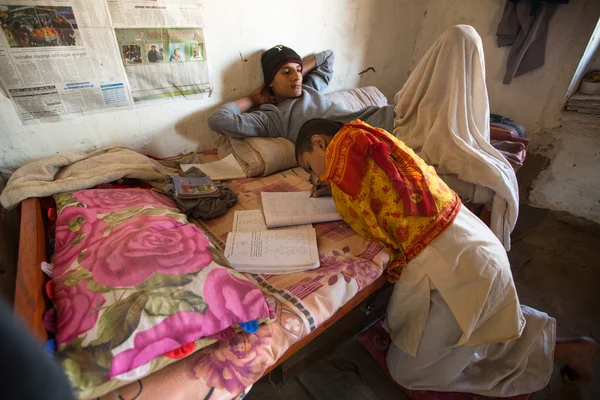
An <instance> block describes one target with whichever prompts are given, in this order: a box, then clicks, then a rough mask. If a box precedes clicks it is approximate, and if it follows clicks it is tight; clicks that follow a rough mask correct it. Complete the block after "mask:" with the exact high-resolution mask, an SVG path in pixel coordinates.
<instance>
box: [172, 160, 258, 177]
mask: <svg viewBox="0 0 600 400" xmlns="http://www.w3.org/2000/svg"><path fill="white" fill-rule="evenodd" d="M180 167H181V169H182V170H184V171H187V170H188V169H190V168H192V167H196V168H199V169H200V170H201V171H202V172H204V173H205V174H206V175H208V176H210V177H211V179H212V180H213V181H226V180H230V179H241V178H245V177H246V174H245V173H244V170H243V169H242V167H240V164H239V163H238V162H237V160H236V159H235V157H234V156H233V154H230V155H228V156H227V157H225V158H223V159H222V160H219V161H214V162H211V163H206V164H180Z"/></svg>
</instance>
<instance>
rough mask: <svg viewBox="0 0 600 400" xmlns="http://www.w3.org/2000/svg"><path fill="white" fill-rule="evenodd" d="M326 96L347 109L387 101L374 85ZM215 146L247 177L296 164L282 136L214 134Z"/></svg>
mask: <svg viewBox="0 0 600 400" xmlns="http://www.w3.org/2000/svg"><path fill="white" fill-rule="evenodd" d="M327 97H328V98H329V99H331V101H333V102H334V103H338V104H343V105H344V106H345V107H346V108H347V109H348V111H358V110H361V109H363V108H365V107H367V106H379V107H383V106H386V105H387V99H386V98H385V96H384V95H383V93H381V92H380V91H379V89H377V88H376V87H375V86H367V87H364V88H358V89H351V90H348V91H343V92H336V93H330V94H328V95H327ZM216 147H217V151H218V152H219V157H221V158H225V157H227V156H228V155H229V154H233V155H234V156H235V158H236V159H237V160H238V162H239V163H240V165H241V167H242V169H243V170H244V172H245V173H246V175H247V176H249V177H252V176H267V175H271V174H273V173H275V172H277V171H282V170H285V169H289V168H293V167H296V166H297V165H298V164H297V163H296V154H295V146H294V143H292V142H291V141H289V140H287V139H284V138H266V137H252V138H247V139H239V138H231V137H228V136H224V135H220V134H218V135H217V141H216Z"/></svg>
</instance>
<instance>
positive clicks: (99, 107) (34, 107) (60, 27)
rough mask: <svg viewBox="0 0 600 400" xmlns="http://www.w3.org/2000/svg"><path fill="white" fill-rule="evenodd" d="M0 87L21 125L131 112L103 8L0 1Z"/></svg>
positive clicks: (93, 3)
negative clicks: (114, 112)
mask: <svg viewBox="0 0 600 400" xmlns="http://www.w3.org/2000/svg"><path fill="white" fill-rule="evenodd" d="M0 25H1V27H2V30H1V34H0V36H1V37H0V81H1V83H2V86H3V88H4V90H5V91H6V93H7V94H8V96H9V97H10V98H11V99H12V100H13V103H14V105H15V108H16V110H17V113H18V114H19V116H20V118H21V120H22V121H23V122H24V123H36V122H43V121H55V120H61V119H65V118H71V117H73V116H78V115H84V114H89V113H96V112H102V111H108V110H111V109H118V108H122V107H130V106H132V104H133V103H132V100H131V97H130V94H129V90H128V88H127V82H126V77H125V73H124V70H123V67H122V66H121V64H120V58H119V53H118V51H117V49H115V44H114V43H115V39H114V32H113V31H112V28H111V25H110V17H109V15H108V11H107V7H106V3H105V2H104V1H99V0H0Z"/></svg>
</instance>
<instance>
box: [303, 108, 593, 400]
mask: <svg viewBox="0 0 600 400" xmlns="http://www.w3.org/2000/svg"><path fill="white" fill-rule="evenodd" d="M296 158H297V160H298V164H299V165H300V167H302V168H303V169H305V170H306V171H307V172H308V173H309V174H311V176H312V177H313V179H315V180H317V181H321V182H324V183H326V184H327V185H329V187H330V188H331V193H332V196H333V199H334V201H335V205H336V207H337V209H338V212H339V213H340V215H341V216H342V218H343V219H344V221H346V222H347V223H348V224H349V225H350V226H351V227H352V228H353V229H354V231H356V232H357V233H358V234H360V235H362V236H364V237H367V238H373V239H375V240H378V241H379V242H380V243H381V244H382V245H384V246H385V247H387V248H388V249H389V251H390V255H391V258H390V261H389V263H388V267H387V270H386V272H387V274H388V278H389V280H390V281H391V282H395V285H394V292H393V295H392V297H391V299H390V302H389V304H388V309H387V326H388V328H389V333H390V336H391V338H392V345H391V346H390V349H389V351H388V354H387V364H388V367H389V371H390V374H391V375H392V377H393V378H394V380H396V381H397V382H398V383H399V384H401V385H402V386H404V387H406V388H408V389H415V390H436V391H456V392H469V393H476V394H481V395H485V396H494V397H506V396H515V395H519V394H524V393H532V392H535V391H537V390H540V389H542V388H543V387H544V386H545V385H546V384H547V383H548V380H549V379H550V375H551V373H552V369H553V363H554V361H555V360H556V361H560V362H563V363H564V364H566V365H567V366H568V368H566V369H565V371H567V372H568V374H566V377H567V378H570V379H571V380H590V379H591V377H592V376H591V375H592V368H591V362H592V360H593V358H594V357H595V356H596V354H597V353H598V349H597V344H596V343H595V342H594V341H593V340H592V339H589V338H574V339H556V337H555V329H556V321H555V320H554V319H553V318H551V317H549V316H548V315H547V314H545V313H543V312H540V311H537V310H534V309H532V308H529V307H526V306H521V305H520V304H519V298H518V296H517V293H516V290H515V285H514V282H513V278H512V274H511V271H510V265H509V262H508V258H507V255H506V251H505V249H504V248H503V246H502V244H501V243H500V241H499V240H498V239H497V238H496V237H495V236H494V235H493V234H492V232H491V231H490V230H489V228H488V227H487V226H485V225H484V224H483V223H482V222H481V221H480V220H479V219H478V218H477V217H475V216H474V215H473V214H472V213H471V212H470V211H469V210H468V209H467V208H466V207H463V206H462V204H461V201H460V199H459V198H458V197H457V195H456V193H455V192H453V191H452V190H450V189H449V188H448V186H447V185H446V184H445V183H444V182H443V181H442V180H441V179H440V178H439V177H438V176H437V174H436V172H435V170H434V169H433V168H432V167H431V166H428V165H427V164H426V163H425V162H424V161H423V160H422V159H421V158H420V157H418V156H417V155H416V154H415V152H413V151H412V150H411V149H410V148H409V147H408V146H406V145H405V144H404V143H403V142H402V141H400V140H398V139H397V138H395V137H394V136H392V135H390V134H389V133H387V132H386V131H385V130H383V129H378V128H373V127H372V126H370V125H368V124H366V123H364V122H362V121H360V120H355V121H352V122H351V123H349V124H346V125H343V124H342V123H341V122H337V121H332V120H326V119H313V120H311V121H308V122H306V123H305V124H304V125H303V126H302V127H301V129H300V132H299V135H298V138H297V141H296Z"/></svg>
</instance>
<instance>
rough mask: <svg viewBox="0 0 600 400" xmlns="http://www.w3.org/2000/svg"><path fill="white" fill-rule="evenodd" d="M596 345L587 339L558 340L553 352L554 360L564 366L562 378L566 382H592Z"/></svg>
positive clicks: (596, 351)
mask: <svg viewBox="0 0 600 400" xmlns="http://www.w3.org/2000/svg"><path fill="white" fill-rule="evenodd" d="M598 349H599V348H598V343H596V341H595V340H594V339H591V338H587V337H580V338H558V339H556V348H555V350H554V360H555V361H560V362H562V363H564V364H565V368H563V369H562V370H561V373H562V377H563V379H565V380H566V381H568V382H589V381H591V380H592V376H593V370H592V361H593V360H594V358H596V356H597V355H598V352H599V350H598Z"/></svg>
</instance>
